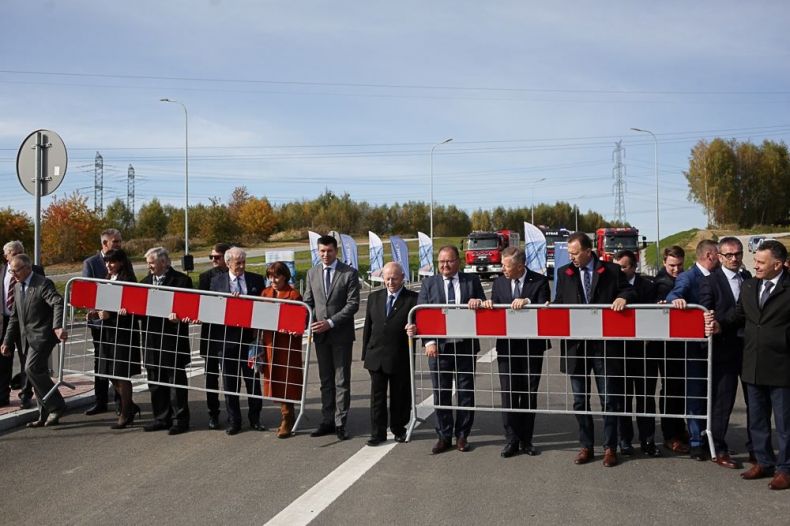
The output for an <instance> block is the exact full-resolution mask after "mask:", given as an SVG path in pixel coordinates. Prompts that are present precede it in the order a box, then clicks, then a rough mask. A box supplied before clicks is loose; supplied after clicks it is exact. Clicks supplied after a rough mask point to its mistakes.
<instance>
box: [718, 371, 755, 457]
mask: <svg viewBox="0 0 790 526" xmlns="http://www.w3.org/2000/svg"><path fill="white" fill-rule="evenodd" d="M745 393H746V389H744V394H745ZM737 394H738V372H737V370H736V369H735V368H734V367H732V366H731V365H724V366H722V365H720V364H717V363H715V362H714V363H713V388H712V397H713V400H712V401H711V419H710V427H711V429H710V431H711V433H712V434H713V445H714V447H715V449H716V453H717V454H724V453H728V452H729V448H728V446H727V441H726V437H727V429H728V428H729V426H730V415H731V414H732V408H733V407H734V406H735V398H736V396H737ZM746 425H747V428H746V429H747V432H748V429H749V428H748V425H749V424H748V402H747V424H746ZM750 443H751V436H750V438H749V443H748V445H747V448H748V447H749V446H750V445H751V444H750Z"/></svg>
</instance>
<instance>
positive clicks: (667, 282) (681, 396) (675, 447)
mask: <svg viewBox="0 0 790 526" xmlns="http://www.w3.org/2000/svg"><path fill="white" fill-rule="evenodd" d="M685 259H686V252H685V251H684V250H683V248H682V247H679V246H678V245H673V246H671V247H667V248H665V249H664V254H663V262H664V266H663V268H662V269H661V270H660V271H659V272H658V274H656V277H655V278H653V283H655V285H656V301H657V302H658V303H666V299H667V296H668V295H669V293H670V292H672V289H674V288H675V280H676V279H677V277H678V276H679V275H680V274H681V272H683V266H684V263H685ZM657 347H658V349H659V350H658V359H657V365H658V375H659V376H660V377H661V391H660V393H659V399H660V401H661V413H663V414H665V415H682V414H683V413H685V412H686V411H685V403H684V400H685V399H686V382H684V381H683V377H684V376H685V374H686V363H685V360H682V359H677V358H676V357H677V356H683V354H684V352H685V344H684V342H677V341H675V342H664V343H659V344H657ZM661 433H662V434H663V435H664V447H666V448H667V449H670V450H672V451H673V452H675V453H680V454H687V453H688V452H689V447H688V433H687V431H686V422H685V421H684V420H683V419H682V418H675V417H671V416H664V417H661Z"/></svg>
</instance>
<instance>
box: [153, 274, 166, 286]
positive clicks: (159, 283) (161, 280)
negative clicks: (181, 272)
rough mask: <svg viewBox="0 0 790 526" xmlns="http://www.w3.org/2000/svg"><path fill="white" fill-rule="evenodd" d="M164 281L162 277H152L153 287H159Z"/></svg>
mask: <svg viewBox="0 0 790 526" xmlns="http://www.w3.org/2000/svg"><path fill="white" fill-rule="evenodd" d="M164 279H165V277H164V276H154V285H156V286H157V287H159V286H161V285H162V282H163V281H164Z"/></svg>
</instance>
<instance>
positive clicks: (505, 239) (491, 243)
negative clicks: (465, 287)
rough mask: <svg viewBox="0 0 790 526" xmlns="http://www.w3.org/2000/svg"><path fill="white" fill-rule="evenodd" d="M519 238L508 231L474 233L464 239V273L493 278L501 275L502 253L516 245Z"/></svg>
mask: <svg viewBox="0 0 790 526" xmlns="http://www.w3.org/2000/svg"><path fill="white" fill-rule="evenodd" d="M518 239H519V236H518V235H516V234H515V233H514V232H511V231H510V230H497V231H496V232H483V231H475V232H472V233H470V234H469V235H468V236H467V237H466V253H465V255H464V258H465V262H466V266H465V267H464V272H466V273H468V274H478V275H479V276H480V277H481V278H493V277H495V276H498V275H501V274H502V251H503V250H505V249H506V248H507V247H509V246H510V245H511V244H512V245H515V244H517V243H518Z"/></svg>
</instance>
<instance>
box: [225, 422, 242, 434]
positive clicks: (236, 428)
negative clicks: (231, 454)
mask: <svg viewBox="0 0 790 526" xmlns="http://www.w3.org/2000/svg"><path fill="white" fill-rule="evenodd" d="M239 431H241V426H240V425H238V424H231V425H230V426H229V427H228V428H227V429H226V430H225V434H226V435H230V436H233V435H238V434H239Z"/></svg>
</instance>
